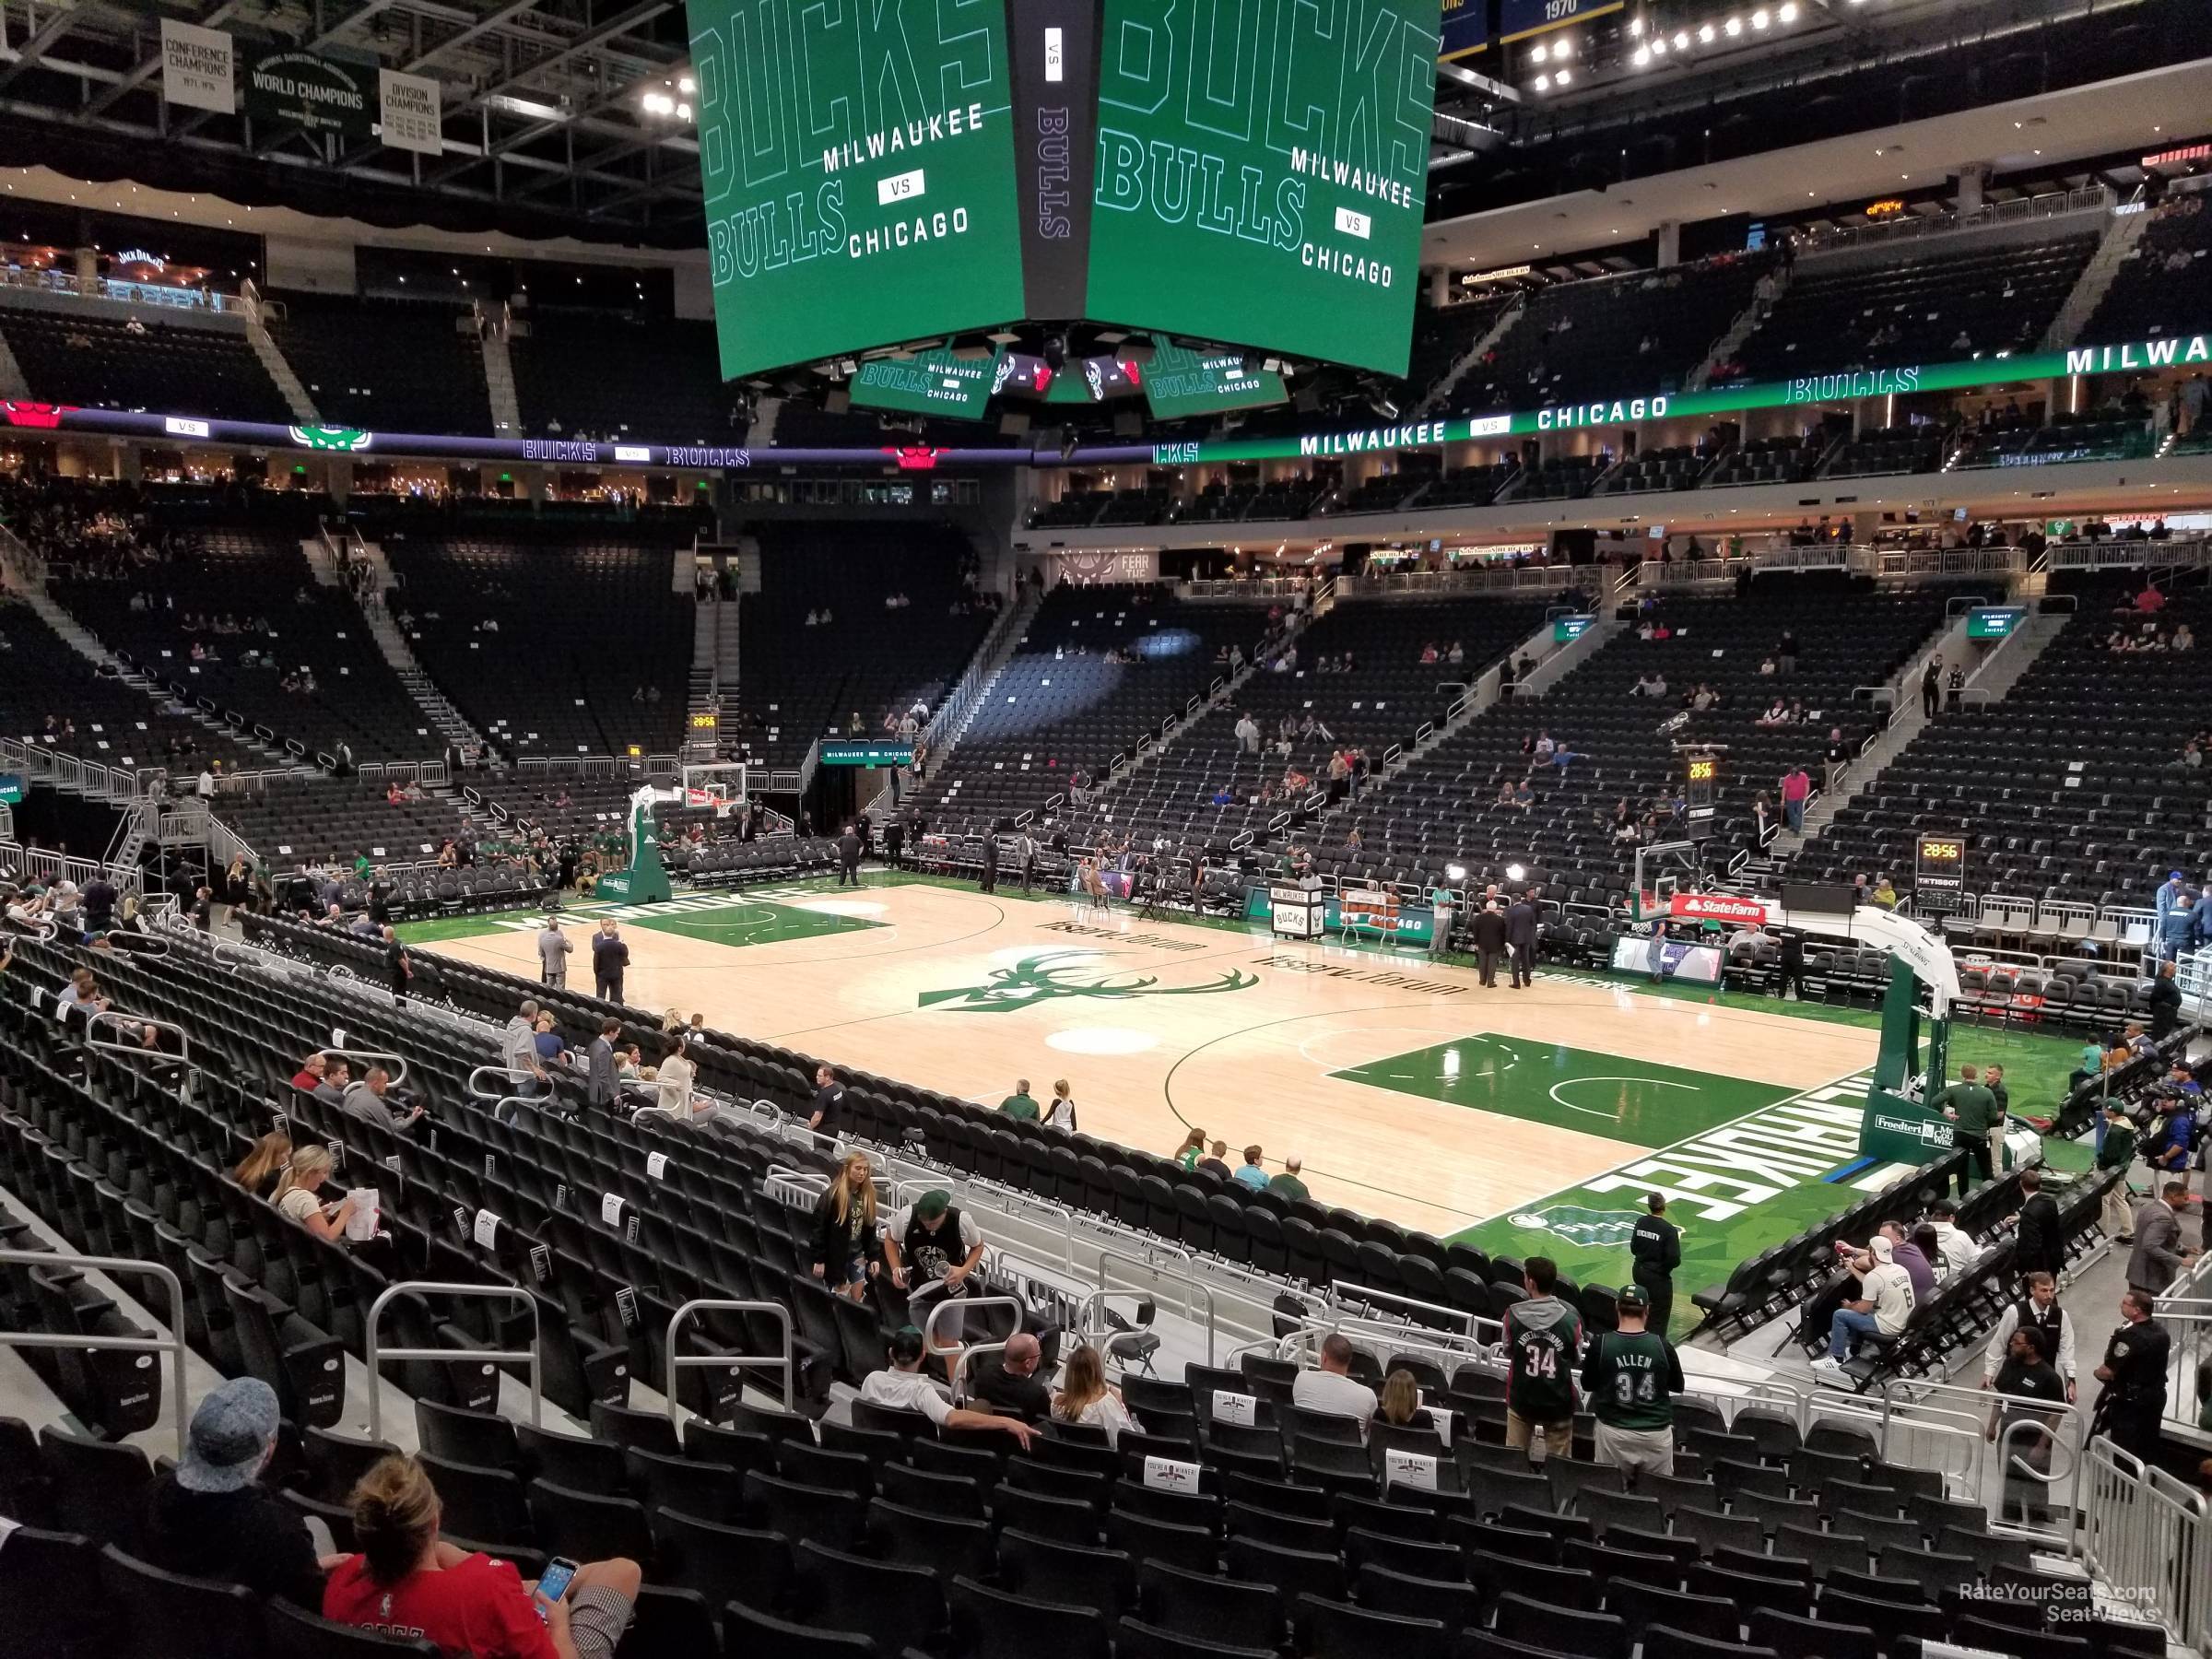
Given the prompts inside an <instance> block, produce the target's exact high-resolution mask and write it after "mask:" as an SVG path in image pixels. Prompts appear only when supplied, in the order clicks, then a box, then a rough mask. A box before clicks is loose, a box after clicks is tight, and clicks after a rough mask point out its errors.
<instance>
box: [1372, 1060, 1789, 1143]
mask: <svg viewBox="0 0 2212 1659" xmlns="http://www.w3.org/2000/svg"><path fill="white" fill-rule="evenodd" d="M1329 1075H1330V1076H1331V1077H1342V1078H1344V1079H1346V1080H1347V1081H1348V1082H1352V1083H1365V1084H1368V1085H1370V1086H1371V1087H1372V1088H1390V1089H1395V1090H1396V1091H1397V1092H1398V1093H1400V1094H1409V1095H1417V1096H1418V1097H1419V1098H1420V1099H1422V1100H1441V1101H1443V1102H1445V1103H1446V1104H1448V1105H1453V1106H1466V1107H1470V1108H1472V1109H1474V1110H1476V1111H1479V1112H1500V1113H1502V1114H1503V1115H1504V1116H1507V1117H1516V1118H1522V1119H1524V1120H1525V1121H1527V1122H1529V1123H1532V1124H1553V1125H1555V1126H1557V1127H1559V1128H1562V1129H1579V1130H1581V1131H1583V1133H1584V1134H1586V1135H1605V1136H1606V1137H1607V1138H1609V1139H1612V1140H1617V1141H1623V1142H1626V1143H1627V1144H1628V1145H1630V1146H1631V1147H1665V1146H1669V1145H1671V1144H1672V1143H1674V1142H1676V1141H1679V1140H1688V1138H1689V1137H1690V1136H1691V1135H1701V1134H1703V1133H1704V1132H1705V1131H1706V1130H1708V1129H1714V1128H1718V1127H1719V1126H1720V1125H1721V1124H1725V1123H1728V1122H1730V1121H1731V1120H1733V1119H1735V1118H1739V1117H1742V1116H1744V1115H1745V1114H1746V1113H1747V1112H1757V1111H1758V1110H1759V1108H1760V1107H1762V1106H1771V1105H1772V1104H1773V1103H1774V1102H1775V1101H1777V1100H1785V1099H1787V1098H1788V1097H1789V1095H1790V1094H1791V1093H1792V1092H1793V1091H1792V1090H1790V1089H1788V1088H1783V1087H1781V1086H1779V1085H1776V1084H1771V1083H1752V1082H1747V1081H1746V1080H1745V1079H1743V1078H1741V1077H1716V1076H1714V1075H1713V1074H1712V1073H1711V1072H1695V1071H1683V1070H1680V1069H1678V1068H1677V1067H1675V1066H1672V1065H1657V1064H1655V1063H1653V1062H1652V1061H1649V1060H1631V1059H1628V1058H1626V1057H1624V1056H1622V1055H1619V1054H1606V1053H1595V1052H1594V1051H1592V1050H1590V1049H1578V1048H1569V1047H1568V1046H1567V1045H1566V1044H1564V1043H1553V1042H1538V1041H1532V1040H1530V1039H1528V1038H1524V1037H1497V1036H1492V1035H1491V1034H1489V1033H1488V1032H1478V1033H1477V1034H1475V1035H1472V1036H1467V1037H1461V1038H1457V1039H1455V1040H1453V1041H1450V1042H1440V1043H1437V1044H1435V1045H1433V1046H1432V1047H1430V1048H1424V1049H1414V1050H1412V1051H1410V1052H1409V1053H1403V1054H1393V1055H1391V1056H1389V1057H1388V1058H1386V1059H1382V1060H1375V1061H1371V1062H1370V1063H1369V1064H1367V1065H1360V1066H1354V1067H1353V1068H1351V1069H1350V1070H1348V1071H1339V1072H1331V1073H1330V1074H1329Z"/></svg>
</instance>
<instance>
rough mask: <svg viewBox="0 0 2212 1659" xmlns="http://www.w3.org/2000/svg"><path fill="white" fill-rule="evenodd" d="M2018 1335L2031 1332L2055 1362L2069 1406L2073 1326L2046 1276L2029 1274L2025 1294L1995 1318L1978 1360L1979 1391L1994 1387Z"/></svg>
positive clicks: (2072, 1361)
mask: <svg viewBox="0 0 2212 1659" xmlns="http://www.w3.org/2000/svg"><path fill="white" fill-rule="evenodd" d="M2020 1331H2032V1332H2035V1333H2037V1334H2039V1335H2041V1337H2042V1339H2043V1354H2044V1357H2045V1358H2046V1359H2053V1360H2055V1361H2056V1362H2057V1365H2058V1374H2059V1376H2060V1377H2061V1378H2062V1379H2063V1380H2064V1382H2065V1391H2066V1399H2067V1400H2068V1401H2069V1402H2071V1401H2072V1400H2073V1398H2074V1393H2075V1389H2074V1322H2073V1320H2071V1319H2069V1318H2068V1317H2067V1316H2066V1311H2065V1309H2064V1308H2062V1307H2060V1306H2059V1305H2058V1281H2057V1280H2056V1279H2054V1278H2053V1277H2051V1276H2050V1275H2049V1274H2047V1273H2031V1274H2030V1275H2029V1276H2028V1285H2027V1294H2026V1295H2025V1296H2023V1297H2021V1298H2020V1299H2019V1300H2017V1301H2015V1302H2013V1303H2011V1304H2010V1305H2009V1306H2007V1307H2006V1310H2005V1312H2002V1313H2000V1314H1999V1315H1997V1328H1996V1329H1995V1330H1994V1331H1993V1332H1992V1333H1990V1338H1989V1351H1988V1352H1987V1353H1985V1354H1983V1357H1982V1386H1983V1387H1984V1388H1991V1387H1994V1386H1996V1382H1997V1376H1998V1373H1999V1372H2000V1371H2003V1370H2004V1369H2005V1362H2006V1359H2010V1358H2012V1357H2013V1352H2012V1338H2013V1336H2014V1335H2015V1334H2016V1333H2018V1332H2020Z"/></svg>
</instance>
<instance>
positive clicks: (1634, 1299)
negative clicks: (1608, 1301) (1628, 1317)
mask: <svg viewBox="0 0 2212 1659" xmlns="http://www.w3.org/2000/svg"><path fill="white" fill-rule="evenodd" d="M1613 1300H1614V1301H1615V1303H1616V1304H1617V1305H1618V1307H1619V1309H1620V1311H1621V1312H1623V1313H1641V1312H1643V1311H1644V1310H1645V1309H1646V1308H1648V1307H1650V1306H1651V1305H1652V1299H1651V1298H1650V1297H1648V1296H1646V1295H1645V1294H1644V1293H1643V1287H1642V1286H1641V1285H1623V1286H1622V1287H1621V1288H1619V1290H1618V1291H1617V1292H1616V1293H1615V1294H1614V1298H1613Z"/></svg>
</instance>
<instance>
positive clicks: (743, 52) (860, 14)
mask: <svg viewBox="0 0 2212 1659" xmlns="http://www.w3.org/2000/svg"><path fill="white" fill-rule="evenodd" d="M688 11H689V16H690V19H691V50H692V59H693V73H694V75H696V76H697V77H698V80H699V100H698V116H699V122H698V124H699V146H700V172H701V176H702V181H703V185H704V190H705V194H706V218H707V249H708V256H709V262H710V268H711V271H712V279H713V286H714V317H715V324H716V333H717V336H718V338H719V340H720V344H721V351H722V372H723V374H724V377H725V378H735V377H737V376H741V375H747V374H754V373H758V372H759V371H762V370H765V369H774V368H780V367H782V366H784V365H786V364H790V363H802V362H807V361H811V360H815V359H822V358H830V357H836V356H839V355H841V354H843V353H847V352H858V351H863V350H865V349H867V348H869V347H878V346H888V345H893V344H897V343H899V342H901V341H908V340H918V339H922V338H925V337H927V336H929V335H942V334H949V333H957V332H961V331H965V330H971V329H978V328H985V327H990V326H992V325H994V324H1001V323H1007V322H1012V321H1014V320H1015V319H1017V318H1019V317H1020V316H1021V315H1022V314H1023V306H1022V298H1023V296H1022V275H1021V242H1020V236H1019V233H1018V222H1017V212H1018V209H1017V205H1016V191H1015V153H1016V145H1015V135H1014V120H1013V97H1012V93H1011V90H1010V88H1009V83H1008V75H1007V64H1006V0H931V3H930V4H921V3H919V0H691V3H690V5H689V7H688Z"/></svg>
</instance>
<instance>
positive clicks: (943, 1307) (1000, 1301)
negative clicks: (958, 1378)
mask: <svg viewBox="0 0 2212 1659" xmlns="http://www.w3.org/2000/svg"><path fill="white" fill-rule="evenodd" d="M985 1308H1011V1309H1013V1310H1014V1325H1015V1329H1017V1330H1019V1329H1020V1328H1021V1316H1022V1314H1023V1313H1025V1312H1028V1304H1027V1303H1026V1302H1024V1301H1023V1300H1021V1298H1020V1297H1018V1296H941V1297H939V1298H938V1299H937V1305H936V1306H935V1307H934V1308H932V1309H930V1311H929V1317H928V1318H926V1319H924V1321H923V1322H922V1351H923V1352H924V1354H934V1353H936V1352H938V1348H937V1344H936V1333H937V1321H938V1320H940V1319H942V1318H944V1317H945V1315H946V1314H947V1313H951V1312H960V1313H966V1312H970V1311H971V1310H972V1311H975V1312H981V1311H982V1310H983V1309H985ZM951 1346H952V1345H951V1344H949V1343H947V1347H951ZM960 1346H962V1347H965V1346H966V1345H965V1344H962V1345H960Z"/></svg>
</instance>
